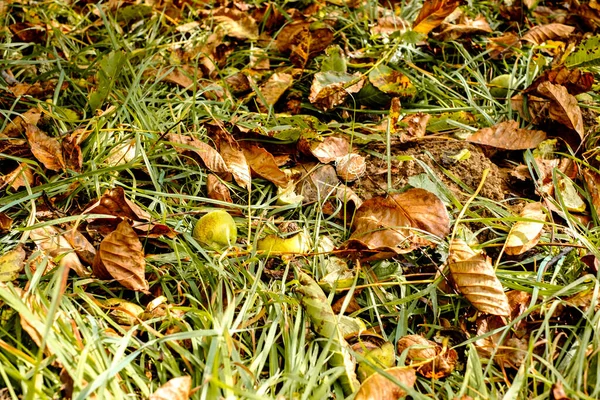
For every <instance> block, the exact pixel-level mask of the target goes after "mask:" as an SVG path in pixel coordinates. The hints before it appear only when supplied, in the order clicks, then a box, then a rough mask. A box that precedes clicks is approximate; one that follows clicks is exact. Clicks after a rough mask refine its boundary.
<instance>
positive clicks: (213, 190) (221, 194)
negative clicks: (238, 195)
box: [206, 174, 233, 203]
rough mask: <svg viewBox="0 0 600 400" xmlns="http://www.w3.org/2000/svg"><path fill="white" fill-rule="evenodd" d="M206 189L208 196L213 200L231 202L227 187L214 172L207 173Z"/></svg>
mask: <svg viewBox="0 0 600 400" xmlns="http://www.w3.org/2000/svg"><path fill="white" fill-rule="evenodd" d="M206 191H207V194H208V197H210V198H211V199H213V200H220V201H225V202H227V203H233V200H232V199H231V194H230V193H229V188H228V187H227V185H225V184H224V183H223V182H221V180H220V179H219V178H218V177H217V176H216V175H214V174H208V177H207V178H206Z"/></svg>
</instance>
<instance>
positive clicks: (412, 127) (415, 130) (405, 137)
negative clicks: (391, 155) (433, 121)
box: [400, 112, 431, 143]
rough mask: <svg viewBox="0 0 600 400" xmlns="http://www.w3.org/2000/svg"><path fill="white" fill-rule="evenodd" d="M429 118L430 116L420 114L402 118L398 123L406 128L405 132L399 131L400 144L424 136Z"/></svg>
mask: <svg viewBox="0 0 600 400" xmlns="http://www.w3.org/2000/svg"><path fill="white" fill-rule="evenodd" d="M430 118H431V114H424V113H421V112H418V113H416V114H410V115H407V116H406V117H404V118H402V120H401V121H400V122H401V123H403V124H406V125H407V126H406V129H405V130H402V131H400V135H401V136H400V142H402V143H406V142H410V141H413V140H417V139H420V138H422V137H423V136H425V133H426V131H427V123H428V122H429V119H430Z"/></svg>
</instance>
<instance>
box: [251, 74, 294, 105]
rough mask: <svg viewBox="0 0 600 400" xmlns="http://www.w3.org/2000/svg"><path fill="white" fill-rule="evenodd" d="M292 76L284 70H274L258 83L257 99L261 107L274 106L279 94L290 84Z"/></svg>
mask: <svg viewBox="0 0 600 400" xmlns="http://www.w3.org/2000/svg"><path fill="white" fill-rule="evenodd" d="M293 83H294V78H293V77H292V74H289V73H286V72H275V73H274V74H273V75H271V76H270V77H269V79H267V81H266V82H265V83H263V84H262V85H260V88H259V89H258V91H259V93H258V94H259V96H258V101H259V103H260V105H261V106H262V107H263V109H267V108H268V107H269V106H274V105H275V103H277V101H279V99H280V98H281V96H282V95H283V94H284V93H285V92H286V91H287V90H288V89H289V88H290V87H291V86H292V84H293Z"/></svg>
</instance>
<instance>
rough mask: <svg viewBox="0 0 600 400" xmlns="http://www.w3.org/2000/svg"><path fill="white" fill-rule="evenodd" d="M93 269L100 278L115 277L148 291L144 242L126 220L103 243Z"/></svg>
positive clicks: (126, 285) (127, 285)
mask: <svg viewBox="0 0 600 400" xmlns="http://www.w3.org/2000/svg"><path fill="white" fill-rule="evenodd" d="M92 268H93V271H94V274H95V275H96V276H98V277H99V278H100V279H116V280H117V281H118V282H119V283H120V284H121V285H123V286H125V287H126V288H128V289H131V290H137V291H142V292H146V291H148V288H149V287H148V282H147V281H146V278H145V276H144V274H145V272H146V260H145V258H144V250H143V249H142V243H141V242H140V239H139V238H138V236H137V234H136V233H135V231H134V230H133V228H132V227H131V225H130V224H129V222H128V221H126V220H123V221H121V223H120V224H119V225H118V226H117V229H115V230H114V231H113V232H111V233H109V234H108V235H107V236H106V237H105V238H104V240H103V241H102V242H101V243H100V247H99V249H98V252H97V253H96V257H95V258H94V263H93V265H92Z"/></svg>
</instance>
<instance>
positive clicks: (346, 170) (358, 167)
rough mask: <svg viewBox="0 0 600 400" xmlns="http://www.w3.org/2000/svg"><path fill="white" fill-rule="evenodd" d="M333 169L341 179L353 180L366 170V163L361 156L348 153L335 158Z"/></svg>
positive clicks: (345, 180)
mask: <svg viewBox="0 0 600 400" xmlns="http://www.w3.org/2000/svg"><path fill="white" fill-rule="evenodd" d="M335 169H336V172H337V174H338V176H339V177H340V179H341V180H342V181H344V182H354V181H355V180H357V179H358V178H360V177H361V176H363V175H364V173H365V172H366V171H367V164H366V163H365V158H364V157H363V156H361V155H359V154H356V153H350V154H346V155H345V156H344V157H340V158H338V159H337V160H336V167H335Z"/></svg>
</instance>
